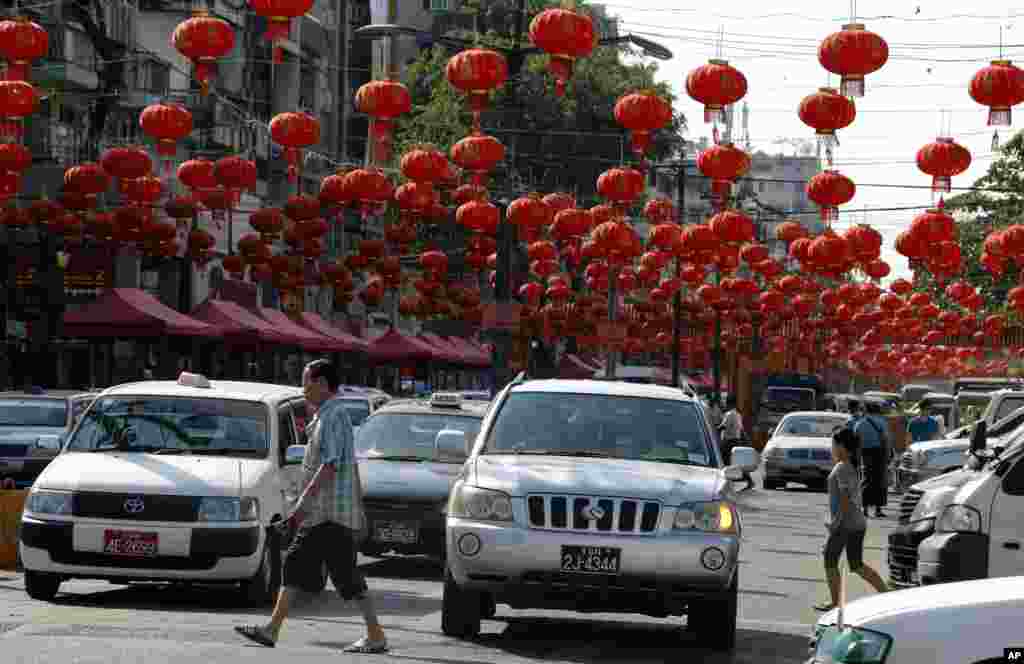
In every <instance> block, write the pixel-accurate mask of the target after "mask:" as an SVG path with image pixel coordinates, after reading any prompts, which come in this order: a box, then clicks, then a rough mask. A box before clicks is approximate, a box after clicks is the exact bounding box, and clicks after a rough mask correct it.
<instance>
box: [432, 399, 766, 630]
mask: <svg viewBox="0 0 1024 664" xmlns="http://www.w3.org/2000/svg"><path fill="white" fill-rule="evenodd" d="M460 442H461V441H456V440H455V439H454V438H451V439H448V440H447V441H446V442H445V444H451V445H456V444H458V443H460ZM468 452H469V457H468V460H467V461H466V464H465V466H464V469H463V471H462V474H461V475H460V477H459V479H458V481H457V482H456V483H455V485H454V486H453V488H452V493H451V496H450V499H449V504H448V517H447V528H446V536H447V547H448V564H447V571H446V574H445V585H444V600H443V607H442V630H443V631H444V633H445V634H447V635H449V636H456V637H462V638H466V637H471V636H474V635H476V634H477V633H479V631H480V621H481V618H486V617H491V615H492V614H493V610H494V606H495V604H496V603H503V604H507V605H509V606H510V607H512V608H514V609H529V608H544V609H569V610H577V611H584V612H628V613H641V614H647V615H651V616H657V617H667V616H670V615H684V614H685V615H688V616H689V617H688V621H687V623H688V627H689V628H690V629H692V630H694V631H696V632H698V634H700V635H701V636H702V637H704V638H705V639H706V640H707V641H708V644H709V645H711V646H713V647H716V648H719V649H725V650H729V649H732V648H733V646H734V645H735V639H736V592H737V583H738V561H739V551H740V533H741V523H740V514H739V510H738V509H737V506H736V502H735V494H734V493H733V489H732V484H731V481H734V480H738V479H740V478H741V477H742V471H743V470H744V469H750V470H753V469H754V468H756V466H757V464H758V454H757V452H755V451H754V450H753V449H752V448H736V449H734V450H733V461H734V463H736V464H738V466H737V467H730V468H723V464H722V459H721V455H720V454H719V450H718V446H717V444H716V439H715V436H714V435H713V433H712V428H711V424H710V422H709V420H708V417H707V413H706V412H705V410H704V408H703V406H702V405H701V404H700V402H699V401H698V400H697V399H696V398H693V397H690V396H687V395H685V394H684V393H683V392H681V391H680V390H678V389H673V388H668V387H661V386H656V385H637V384H631V383H624V382H614V381H598V380H536V381H523V380H517V381H516V382H513V383H512V384H511V385H510V386H509V387H507V388H506V389H505V390H504V391H503V392H502V393H501V394H500V395H499V396H498V398H497V399H496V400H495V403H494V406H493V407H492V408H491V410H490V412H489V413H488V415H487V416H486V418H485V419H484V422H483V425H482V427H481V431H480V434H479V435H478V436H477V438H476V440H475V442H473V441H468Z"/></svg>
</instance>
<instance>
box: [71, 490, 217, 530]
mask: <svg viewBox="0 0 1024 664" xmlns="http://www.w3.org/2000/svg"><path fill="white" fill-rule="evenodd" d="M137 498H141V499H142V509H141V510H138V511H135V508H136V507H137V503H135V504H133V505H132V508H133V509H132V510H129V509H127V508H126V507H125V503H126V502H127V501H128V500H129V499H137ZM72 513H73V514H74V515H75V516H81V517H87V518H93V519H118V520H126V521H170V522H184V523H191V522H194V521H197V520H198V518H199V498H193V497H192V496H153V495H145V494H143V495H140V494H128V493H98V492H97V493H76V494H75V495H74V500H73V507H72Z"/></svg>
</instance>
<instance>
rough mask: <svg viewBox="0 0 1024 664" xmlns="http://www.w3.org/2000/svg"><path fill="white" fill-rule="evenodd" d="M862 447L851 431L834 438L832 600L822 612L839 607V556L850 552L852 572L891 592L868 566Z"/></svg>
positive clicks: (828, 545) (828, 564)
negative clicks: (866, 557) (865, 558)
mask: <svg viewBox="0 0 1024 664" xmlns="http://www.w3.org/2000/svg"><path fill="white" fill-rule="evenodd" d="M858 457H859V444H858V440H857V436H856V434H854V433H853V432H852V431H850V430H849V429H847V428H845V427H844V428H841V429H838V430H837V431H836V432H835V434H833V436H832V459H833V461H835V463H836V465H835V467H833V468H832V472H831V473H829V476H828V500H829V518H828V522H827V527H828V539H826V540H825V547H824V549H823V551H822V553H823V554H824V558H825V579H826V580H827V581H828V590H829V595H830V599H831V601H830V602H829V603H827V604H816V605H815V606H814V608H815V609H816V610H818V611H831V610H832V609H834V608H836V606H838V605H839V591H840V582H841V579H840V576H839V557H840V556H841V555H842V554H843V549H845V550H846V561H847V563H848V564H849V566H850V571H851V572H853V573H854V574H856V575H858V576H860V577H861V578H862V579H864V580H865V581H867V582H868V583H869V584H870V585H871V586H872V587H873V588H874V589H875V590H877V591H878V592H880V593H884V592H886V591H887V590H888V587H887V586H886V585H885V581H883V580H882V577H881V576H879V574H878V572H877V571H875V569H874V568H873V567H871V566H870V565H867V564H865V563H864V535H865V534H866V532H867V525H868V522H867V519H865V518H864V515H863V514H862V513H861V500H862V493H861V482H860V468H859V465H860V464H859V459H858Z"/></svg>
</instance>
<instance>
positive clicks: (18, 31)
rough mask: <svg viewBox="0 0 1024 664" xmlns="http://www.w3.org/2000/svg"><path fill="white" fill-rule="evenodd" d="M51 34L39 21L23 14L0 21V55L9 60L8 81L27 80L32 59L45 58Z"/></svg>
mask: <svg viewBox="0 0 1024 664" xmlns="http://www.w3.org/2000/svg"><path fill="white" fill-rule="evenodd" d="M49 49H50V35H49V34H48V33H47V32H46V29H45V28H43V27H42V26H41V25H39V24H38V23H33V22H32V21H30V20H29V19H28V18H26V17H24V16H22V17H18V18H16V19H14V20H7V21H0V57H2V58H3V59H4V60H6V61H7V74H6V76H5V78H6V79H7V80H8V81H27V80H28V76H29V72H30V70H31V68H32V61H33V60H39V59H41V58H45V57H46V56H47V54H48V52H49Z"/></svg>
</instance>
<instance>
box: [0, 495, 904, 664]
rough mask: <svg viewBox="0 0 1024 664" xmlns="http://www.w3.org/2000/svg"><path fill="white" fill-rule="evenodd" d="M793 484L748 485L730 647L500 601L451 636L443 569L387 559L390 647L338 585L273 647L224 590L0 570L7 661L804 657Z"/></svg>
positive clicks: (888, 523)
mask: <svg viewBox="0 0 1024 664" xmlns="http://www.w3.org/2000/svg"><path fill="white" fill-rule="evenodd" d="M791 486H792V487H793V488H791V489H789V490H787V491H765V490H763V489H761V488H757V489H755V490H754V491H751V492H748V493H745V494H742V495H743V501H744V513H743V520H744V527H745V530H744V539H745V542H744V549H743V553H742V559H741V572H740V573H741V576H740V629H741V631H740V635H739V645H738V648H737V650H736V651H735V652H734V653H733V654H732V655H722V654H715V653H711V652H710V651H707V650H705V649H704V648H703V647H701V646H700V645H699V644H698V643H697V642H696V640H695V638H694V637H693V636H692V635H691V634H689V633H687V632H686V631H685V630H682V629H680V627H681V625H683V623H684V620H685V619H682V618H677V619H665V620H658V619H652V618H645V617H637V616H630V615H592V616H588V617H586V619H584V618H581V617H579V616H576V615H575V614H571V613H563V612H544V611H512V610H509V609H507V608H506V607H503V606H499V607H498V615H497V616H496V619H495V620H491V621H486V622H485V623H484V631H483V634H482V635H481V636H480V638H479V639H477V640H475V641H473V642H460V641H457V640H454V639H449V638H446V637H444V636H443V635H442V634H441V633H440V620H441V619H440V609H441V583H440V580H439V579H440V572H441V570H440V568H439V566H438V565H436V564H435V563H431V562H430V561H427V560H423V559H416V558H389V559H384V560H374V559H366V560H364V561H363V569H364V570H365V571H366V572H367V574H368V575H369V577H370V587H371V589H373V591H374V592H375V594H376V597H377V598H378V603H379V608H380V612H381V615H382V621H383V623H384V625H385V628H386V629H387V630H388V633H389V636H390V641H391V646H392V652H391V653H390V654H388V655H384V656H365V655H363V656H353V655H346V654H343V653H341V652H340V649H341V648H343V647H344V646H345V645H346V644H347V643H349V642H351V641H353V640H355V639H356V638H358V637H359V636H360V635H361V630H362V625H361V620H360V618H359V614H358V611H357V610H356V609H355V607H353V606H350V605H346V604H344V603H343V602H341V601H340V600H339V599H338V598H337V597H336V596H334V595H332V594H326V593H325V594H323V595H320V596H316V597H309V598H306V601H304V603H303V606H302V607H300V608H299V609H298V610H297V612H296V614H295V615H296V618H295V619H294V620H292V621H290V622H289V623H288V625H287V626H286V627H285V631H284V633H283V634H282V638H281V642H280V643H279V644H278V646H277V649H276V650H269V649H263V648H260V647H258V646H250V645H248V644H246V643H243V642H240V640H239V639H237V638H236V637H235V635H234V634H233V632H232V631H231V626H232V625H235V624H239V623H240V622H247V621H262V620H263V619H265V616H266V615H267V612H266V611H254V610H251V609H247V608H242V607H240V605H239V603H238V602H237V600H236V598H235V597H233V596H232V593H230V592H228V591H226V590H223V589H216V588H214V589H188V588H182V589H175V588H170V587H156V586H152V587H151V586H137V587H127V588H125V587H120V586H112V585H110V584H107V583H104V582H87V581H77V582H71V583H68V584H66V585H65V586H63V587H62V590H63V591H64V592H63V593H62V595H60V596H59V597H58V599H57V601H56V602H55V603H53V604H46V603H40V602H35V601H32V600H30V599H28V597H27V596H26V595H25V593H24V590H23V586H22V578H21V576H20V575H19V574H15V573H13V572H2V571H0V653H2V655H0V658H2V660H3V661H4V662H5V664H6V663H19V664H20V663H21V662H25V663H28V662H32V664H35V663H37V662H45V663H46V664H70V663H72V662H73V663H75V664H93V663H95V664H101V663H102V664H119V663H121V662H124V663H125V664H128V663H132V664H139V663H145V664H155V663H157V662H174V664H219V663H220V662H228V661H234V660H235V659H236V658H238V657H243V658H244V659H245V661H247V662H268V663H270V662H274V663H275V664H276V663H277V662H279V661H280V660H281V657H282V656H287V657H288V658H289V659H290V660H293V661H302V662H307V661H308V662H332V663H336V664H348V663H350V662H355V661H359V660H363V661H367V658H369V660H368V661H374V662H408V663H410V664H418V663H422V664H526V663H536V662H545V663H548V662H573V663H577V662H578V663H582V662H600V663H601V664H616V663H620V662H621V663H623V664H625V663H627V662H628V663H629V664H654V663H655V662H678V661H701V662H706V663H708V664H716V663H718V662H737V663H748V662H749V663H754V662H757V663H758V664H764V663H766V662H779V663H782V664H789V663H795V662H804V661H805V660H806V656H807V636H808V634H809V631H810V626H811V625H812V624H813V622H814V621H815V620H816V617H817V614H815V612H814V611H813V609H812V608H811V606H812V605H813V604H814V603H815V602H817V601H820V600H823V599H825V598H826V594H827V591H826V589H825V584H824V581H823V580H822V567H821V557H820V550H821V546H822V544H823V542H824V527H823V525H822V523H823V517H824V513H825V509H826V500H825V496H824V494H820V493H812V492H809V491H806V490H802V489H799V488H796V487H795V485H791ZM895 507H896V506H895V505H893V504H891V503H890V510H889V517H888V518H887V519H872V521H871V523H870V527H869V532H868V538H867V542H866V551H865V558H866V560H867V561H868V562H869V563H871V564H874V565H876V567H877V569H879V571H880V572H882V574H883V576H884V575H885V574H886V572H885V568H884V564H883V561H884V553H885V536H886V533H887V532H888V530H889V529H891V528H892V527H893V526H894V524H895V517H894V515H895ZM868 592H869V590H868V589H867V588H866V587H865V585H864V584H863V582H861V581H860V579H857V578H854V579H852V580H851V582H850V585H849V593H850V596H851V598H856V597H859V596H861V595H864V594H867V593H868ZM282 651H283V652H282Z"/></svg>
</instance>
